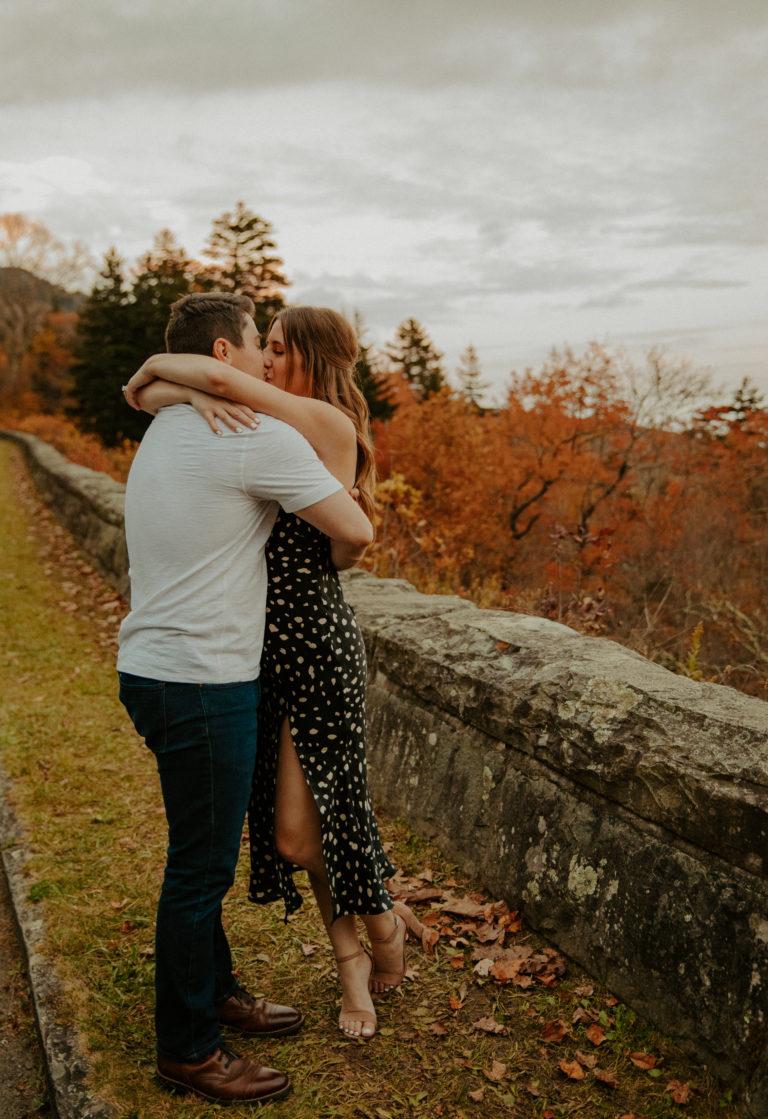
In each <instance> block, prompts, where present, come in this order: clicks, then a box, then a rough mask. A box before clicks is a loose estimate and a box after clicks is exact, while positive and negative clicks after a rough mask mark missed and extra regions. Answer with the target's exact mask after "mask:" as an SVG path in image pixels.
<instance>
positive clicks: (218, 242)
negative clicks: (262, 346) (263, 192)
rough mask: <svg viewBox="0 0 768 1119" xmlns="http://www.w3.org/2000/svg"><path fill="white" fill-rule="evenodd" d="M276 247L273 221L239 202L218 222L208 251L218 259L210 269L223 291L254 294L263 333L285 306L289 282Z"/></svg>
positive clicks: (212, 257)
mask: <svg viewBox="0 0 768 1119" xmlns="http://www.w3.org/2000/svg"><path fill="white" fill-rule="evenodd" d="M276 248H277V245H276V243H275V240H274V233H273V229H272V226H271V225H270V223H269V222H268V221H265V220H264V218H260V217H259V216H258V215H257V214H254V213H253V211H252V210H249V209H248V208H247V207H246V205H245V203H244V202H238V203H236V205H235V209H234V212H232V213H230V212H226V213H224V214H222V215H221V217H220V218H217V219H216V220H215V221H214V223H213V230H212V232H211V235H210V237H209V238H208V241H207V243H206V246H205V250H204V251H205V253H206V254H207V255H208V256H209V257H211V259H212V260H214V261H215V262H216V263H215V264H214V265H212V266H210V268H209V269H208V270H207V273H208V277H209V279H210V280H211V281H212V283H213V284H214V285H215V286H216V287H217V288H219V289H220V290H222V291H237V292H241V293H243V294H244V295H250V297H251V299H252V300H253V301H254V303H255V304H256V313H255V315H254V318H255V320H256V326H257V327H258V328H259V330H260V331H262V332H263V331H265V330H266V328H267V326H268V324H269V320H270V319H271V318H272V316H273V315H274V314H275V312H276V311H279V310H280V309H281V307H283V306H284V305H285V299H284V295H283V292H284V289H285V288H286V287H287V286H288V283H289V281H288V280H287V279H286V278H285V276H284V275H283V272H282V268H283V262H282V260H281V259H280V257H279V256H276V255H275V252H274V250H275V249H276Z"/></svg>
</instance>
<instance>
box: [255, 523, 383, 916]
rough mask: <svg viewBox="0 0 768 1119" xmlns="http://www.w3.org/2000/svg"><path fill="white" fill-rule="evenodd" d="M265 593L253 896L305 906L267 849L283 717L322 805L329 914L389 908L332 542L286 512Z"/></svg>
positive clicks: (355, 631)
mask: <svg viewBox="0 0 768 1119" xmlns="http://www.w3.org/2000/svg"><path fill="white" fill-rule="evenodd" d="M267 563H268V566H269V590H268V596H267V620H266V629H265V635H264V652H263V655H262V660H261V686H262V698H261V704H260V706H259V751H258V758H257V762H256V772H255V775H254V783H253V791H252V794H251V803H250V807H249V809H248V824H249V832H250V848H251V881H250V890H249V897H250V899H251V901H255V902H268V901H276V900H278V899H279V898H282V899H283V900H284V902H285V907H286V913H292V912H294V911H295V910H296V909H298V908H299V906H300V905H301V901H302V899H301V895H300V894H299V892H298V890H297V889H296V887H295V885H294V883H293V877H292V874H293V870H294V867H293V866H292V865H291V864H290V863H287V862H285V860H284V859H281V858H280V856H279V855H278V854H277V852H276V850H275V845H274V804H275V775H276V771H277V746H278V736H279V730H280V726H281V725H282V722H283V720H284V719H285V718H286V716H287V717H288V718H289V719H290V724H291V732H292V735H293V741H294V745H295V747H296V753H297V755H298V758H299V761H300V762H301V766H302V769H303V770H304V775H305V777H306V779H307V783H308V785H309V787H310V789H311V790H312V795H313V796H314V798H315V803H316V804H317V807H318V810H319V812H320V826H321V831H322V843H323V856H324V858H325V866H326V871H327V874H328V881H329V883H330V889H331V897H332V899H333V915H334V917H339V916H342V915H345V914H364V913H365V914H367V913H382V912H384V911H385V910H387V909H391V908H392V899H391V896H390V894H389V892H388V891H387V888H386V886H385V885H384V882H385V880H386V879H387V878H391V876H392V875H393V874H394V873H395V868H394V867H393V866H392V864H391V863H390V862H389V860H388V859H387V856H386V855H385V854H384V850H383V848H382V845H381V840H380V838H379V830H378V827H377V826H376V819H375V817H374V814H373V807H372V805H371V800H370V796H369V795H368V780H367V769H366V761H365V689H366V676H367V673H366V661H365V646H364V644H363V638H362V635H361V633H360V629H359V627H358V625H357V620H356V619H355V615H354V612H353V610H352V607H351V606H350V605H349V604H348V603H347V602H346V601H345V599H344V596H343V594H342V592H341V586H340V584H339V579H338V575H337V574H336V569H335V568H334V567H333V564H332V563H331V557H330V542H329V540H328V537H327V536H325V535H323V533H321V532H319V531H318V530H317V529H315V528H313V527H312V526H311V525H309V524H307V523H306V521H302V520H301V519H300V518H299V517H296V516H294V515H293V514H289V513H285V512H283V511H281V512H280V513H279V515H278V518H277V521H276V522H275V527H274V529H273V530H272V535H271V536H270V539H269V543H268V545H267Z"/></svg>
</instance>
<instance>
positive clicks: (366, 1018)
mask: <svg viewBox="0 0 768 1119" xmlns="http://www.w3.org/2000/svg"><path fill="white" fill-rule="evenodd" d="M358 956H367V957H368V959H369V961H370V964H371V972H370V975H369V977H368V986H369V988H370V985H371V980H372V977H373V966H374V965H373V957H372V956H371V954H370V952H368V951H367V950H366V949H365V948H363V947H362V946H361V947H360V948H358V950H357V951H356V952H350V954H349V955H348V956H336V957H335V959H336V964H337V966H338V965H339V964H346V963H349V961H350V960H356V959H357V957H358ZM341 991H342V994H341V1014H340V1015H339V1029H340V1030H341V1032H342V1033H343V1034H344V1035H345V1036H346V1037H362V1038H363V1039H364V1040H365V1041H368V1040H369V1039H370V1038H372V1037H373V1036H374V1034H375V1033H376V1027H377V1026H378V1019H377V1018H376V1012H375V1011H374V1012H373V1013H371V1011H370V1010H358V1009H356V1008H354V1007H349V1006H345V1005H344V985H343V984H342V988H341ZM342 1018H347V1019H354V1020H356V1021H358V1022H361V1023H362V1025H363V1028H365V1027H366V1026H373V1030H372V1031H371V1033H354V1032H353V1031H352V1030H347V1029H345V1028H344V1026H342V1024H341V1021H342Z"/></svg>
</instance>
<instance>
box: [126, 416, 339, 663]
mask: <svg viewBox="0 0 768 1119" xmlns="http://www.w3.org/2000/svg"><path fill="white" fill-rule="evenodd" d="M338 489H341V483H340V482H339V481H338V480H337V479H336V478H334V477H333V475H332V474H330V473H329V472H328V471H327V470H326V468H325V467H324V466H323V464H322V463H321V462H320V460H319V459H318V457H317V455H316V454H315V452H314V450H313V449H312V447H310V445H309V443H308V442H307V441H306V439H304V437H303V436H302V435H300V434H299V433H298V432H297V431H295V430H294V428H292V427H289V426H288V425H287V424H284V423H282V422H281V421H280V420H276V419H273V418H272V417H271V416H262V417H261V423H260V424H259V426H258V428H256V429H255V430H250V429H249V430H246V431H244V432H243V433H242V434H237V433H235V432H230V431H225V433H224V434H223V435H214V434H213V432H212V431H211V429H210V428H209V427H208V424H207V423H206V422H205V420H204V419H203V418H202V417H201V416H200V415H199V414H198V413H197V412H196V411H195V410H194V409H193V408H191V407H190V406H189V405H186V404H176V405H173V406H171V407H168V408H162V409H161V410H160V411H159V412H158V414H157V416H156V417H155V419H154V420H153V422H152V424H151V425H150V427H149V429H148V431H147V433H146V434H145V436H144V438H143V440H142V442H141V446H140V447H139V449H138V451H137V452H136V457H135V459H134V461H133V464H132V466H131V471H130V474H129V477H128V483H127V486H126V493H125V529H126V538H127V542H128V558H129V563H130V576H131V612H130V614H128V616H127V617H126V618H125V620H124V621H123V623H122V625H121V627H120V635H119V644H120V651H119V654H118V659H117V667H118V669H119V671H121V672H129V673H132V674H133V675H136V676H149V677H152V678H154V679H156V680H165V681H170V682H180V683H193V684H224V683H230V682H236V681H244V680H254V679H255V678H256V677H257V676H258V675H259V661H260V660H261V650H262V645H263V641H264V614H265V606H266V595H267V569H266V560H265V556H264V547H265V545H266V542H267V537H268V536H269V533H270V531H271V529H272V525H273V523H274V520H275V517H276V515H277V508H278V504H279V505H281V506H282V507H283V508H284V509H285V510H286V511H287V512H289V513H293V512H296V511H297V510H300V509H305V508H306V507H307V506H309V505H313V504H314V503H315V502H316V501H322V500H323V498H326V497H329V496H330V495H331V494H332V493H335V492H336V491H337V490H338Z"/></svg>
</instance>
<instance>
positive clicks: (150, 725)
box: [118, 672, 167, 754]
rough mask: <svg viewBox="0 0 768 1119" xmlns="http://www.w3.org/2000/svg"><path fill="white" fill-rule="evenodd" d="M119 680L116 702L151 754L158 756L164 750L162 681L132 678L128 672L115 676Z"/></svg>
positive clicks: (164, 729)
mask: <svg viewBox="0 0 768 1119" xmlns="http://www.w3.org/2000/svg"><path fill="white" fill-rule="evenodd" d="M118 677H119V680H120V702H121V703H122V705H123V707H124V708H125V709H126V711H127V712H128V714H129V715H130V717H131V722H132V723H133V725H134V727H135V728H136V731H137V733H138V734H140V735H141V737H142V738H143V739H144V741H145V742H146V744H147V746H148V747H149V748H150V750H151V751H152V752H153V753H154V754H158V753H161V752H162V751H163V750H164V749H165V746H166V737H167V736H166V727H165V689H166V684H165V683H164V682H163V681H162V680H152V679H150V678H149V677H147V676H133V675H132V674H131V673H129V672H120V673H118Z"/></svg>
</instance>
